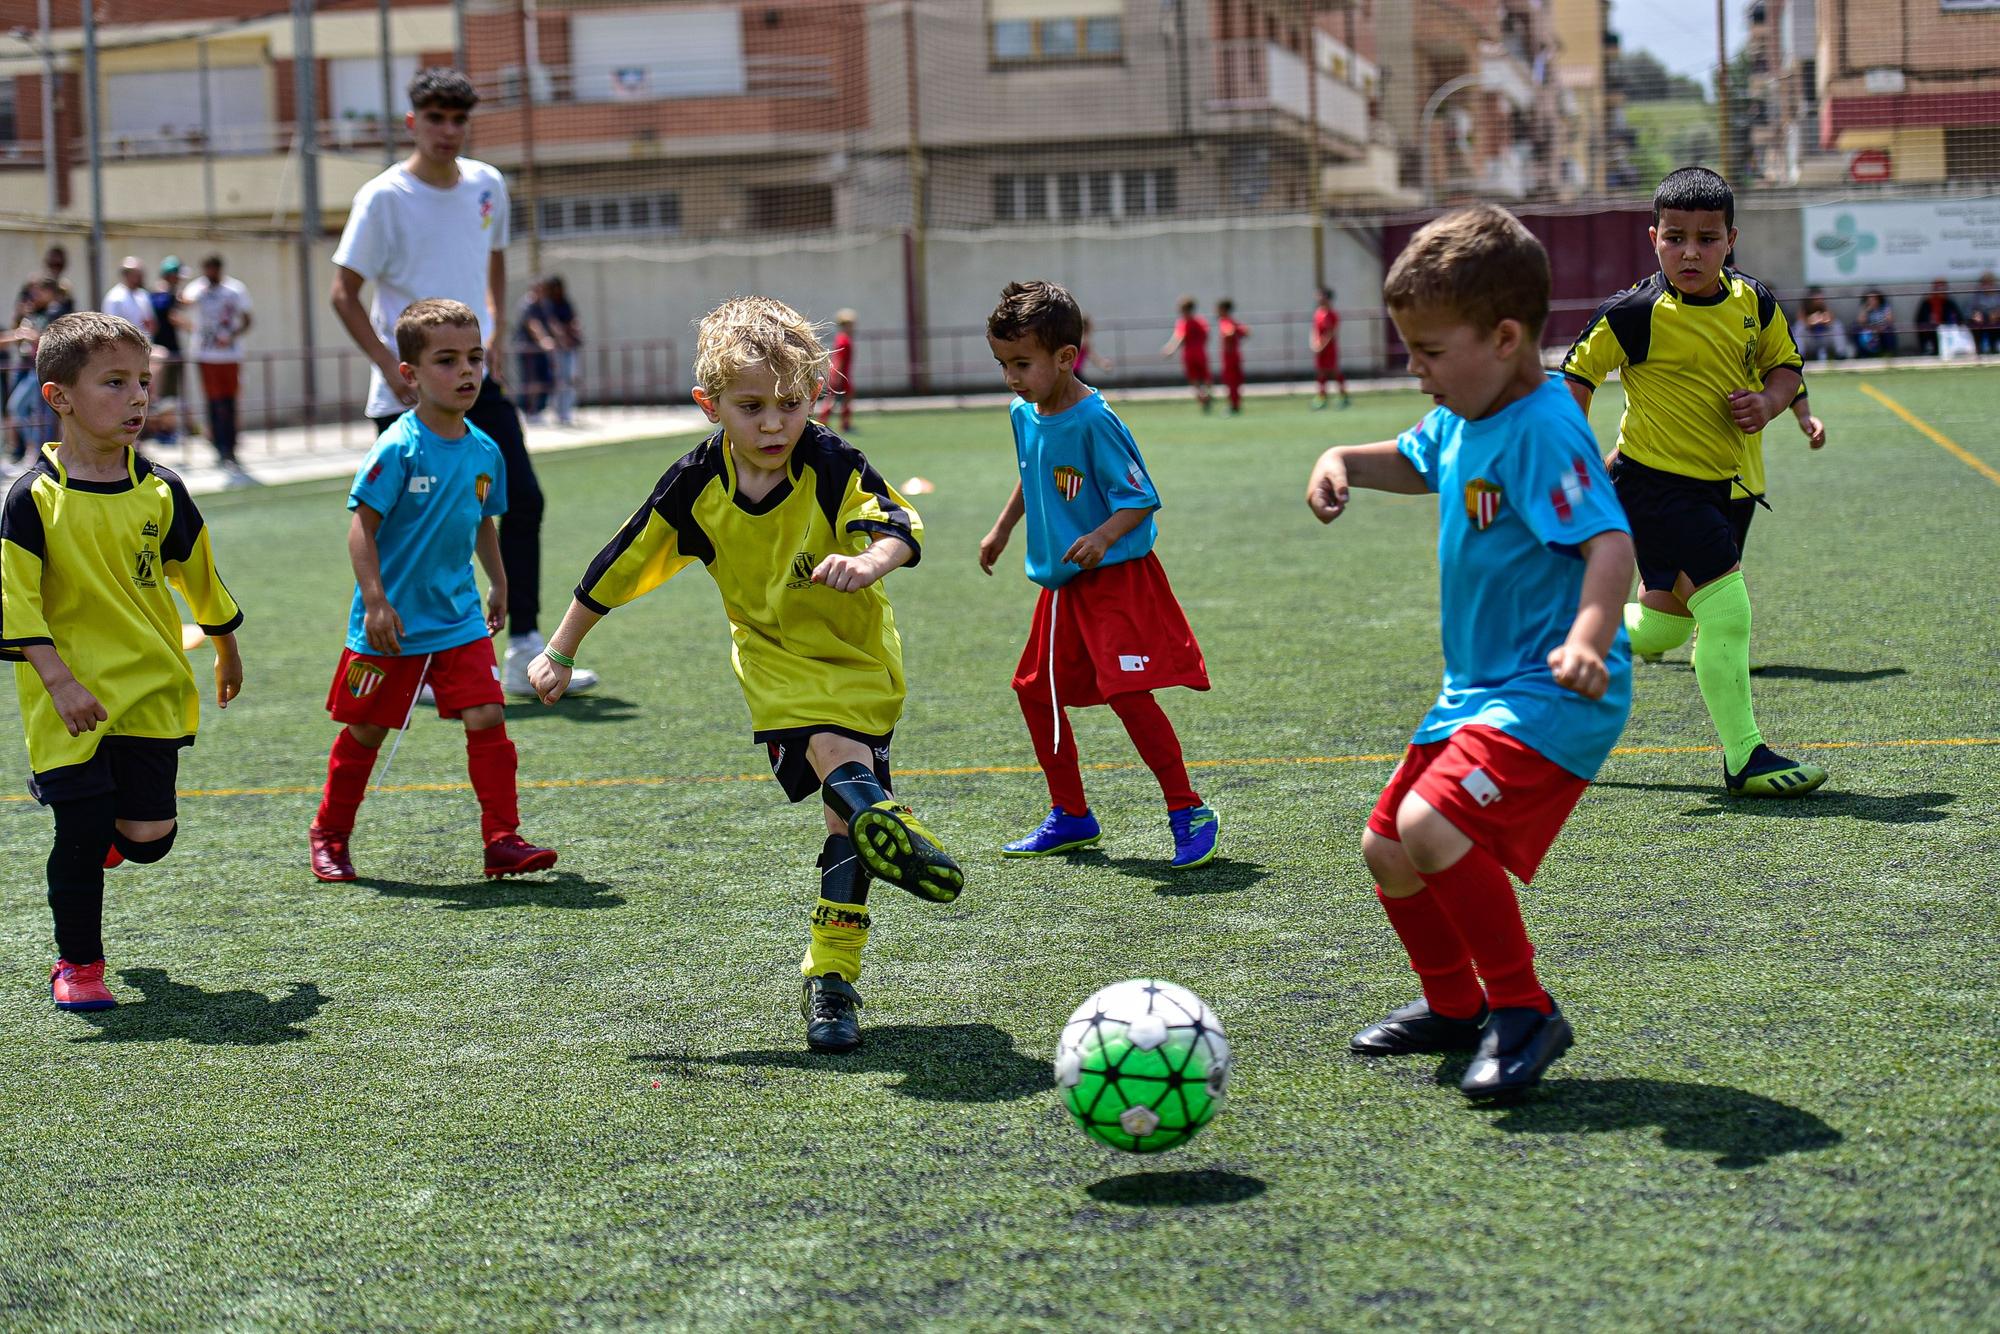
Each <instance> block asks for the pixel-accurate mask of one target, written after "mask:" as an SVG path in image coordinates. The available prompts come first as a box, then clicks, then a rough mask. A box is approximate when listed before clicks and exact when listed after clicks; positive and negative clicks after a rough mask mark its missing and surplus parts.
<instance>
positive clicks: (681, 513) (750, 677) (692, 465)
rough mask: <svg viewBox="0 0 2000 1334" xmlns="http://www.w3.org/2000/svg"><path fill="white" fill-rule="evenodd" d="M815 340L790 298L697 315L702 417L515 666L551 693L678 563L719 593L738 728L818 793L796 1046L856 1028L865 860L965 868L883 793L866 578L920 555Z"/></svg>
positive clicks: (911, 519) (880, 696) (927, 887)
mask: <svg viewBox="0 0 2000 1334" xmlns="http://www.w3.org/2000/svg"><path fill="white" fill-rule="evenodd" d="M826 366H827V353H826V350H825V349H824V348H823V347H822V346H821V345H820V341H819V338H818V336H817V335H816V334H815V333H814V331H813V328H812V326H811V325H810V324H809V323H807V322H806V320H805V318H804V317H803V316H801V315H800V314H799V313H798V312H797V311H794V310H792V309H791V308H790V307H788V306H786V305H783V304H782V303H780V302H777V301H772V300H770V299H768V298H765V297H738V298H736V299H734V300H731V301H728V302H725V303H724V304H723V305H721V306H719V307H717V308H716V309H715V310H713V311H710V312H709V314H708V315H707V316H706V317H705V318H703V320H702V321H701V326H700V333H699V335H698V337H697V340H696V357H695V381H696V383H697V385H698V386H699V387H698V388H697V389H696V390H695V391H694V400H695V402H696V403H698V404H700V405H701V409H702V411H703V412H705V413H707V414H708V419H709V420H710V421H711V422H714V423H716V424H718V425H719V426H720V427H721V429H720V430H718V431H717V432H716V433H715V434H714V435H711V436H710V437H709V438H708V439H707V440H705V441H703V442H702V443H701V444H700V445H698V446H697V447H696V448H695V449H694V450H693V452H691V453H689V454H687V455H686V456H684V457H682V458H681V459H679V460H678V461H676V462H675V463H674V465H673V466H672V467H671V468H668V469H667V471H666V473H665V475H664V476H662V477H661V478H660V481H659V484H658V485H657V486H655V487H654V488H653V494H652V496H651V497H650V498H648V499H647V501H646V503H645V504H644V505H643V506H641V507H640V509H639V511H638V513H636V514H634V515H633V516H632V518H631V519H630V520H629V521H628V522H627V523H626V524H625V526H624V527H623V528H622V529H620V530H619V532H618V534H617V536H615V537H613V538H612V539H611V541H610V543H609V544H607V545H606V546H605V548H604V549H603V550H602V551H600V552H599V553H598V555H597V558H596V559H595V560H593V561H592V562H591V563H590V568H589V569H588V570H587V571H586V572H585V573H584V576H583V581H582V582H581V583H579V584H578V585H577V588H576V596H575V598H574V600H573V601H572V602H571V603H570V607H569V611H568V613H567V614H566V615H565V616H564V617H563V622H562V625H561V626H560V627H559V628H558V629H557V630H556V632H555V633H554V634H552V635H550V636H549V641H548V648H547V651H546V652H545V653H544V654H543V656H541V657H540V658H538V659H536V661H535V662H533V663H532V664H530V666H529V669H528V673H529V681H530V682H531V683H532V684H533V686H534V688H535V693H536V694H537V695H539V696H540V697H541V699H542V702H543V703H545V704H553V703H554V702H555V701H556V700H558V699H560V698H561V697H562V693H563V691H564V689H565V688H566V686H567V685H568V682H569V679H570V672H571V670H572V669H573V668H574V667H575V666H576V654H577V653H578V651H579V650H580V648H581V646H582V644H583V639H584V636H585V635H587V634H588V633H589V632H590V629H591V627H592V626H594V625H596V624H597V622H598V621H599V620H601V619H603V617H604V616H605V615H606V614H607V613H608V612H610V611H611V609H612V608H614V607H619V606H623V605H624V604H625V603H627V602H631V601H632V600H633V599H635V598H637V597H639V596H641V595H642V594H645V593H647V592H650V591H651V590H652V589H655V588H657V587H659V586H660V585H661V584H663V583H665V582H666V581H667V580H669V579H671V578H673V576H674V575H676V574H678V573H679V572H680V571H681V570H683V569H685V568H687V566H689V565H690V564H693V563H694V562H695V561H700V562H701V563H702V564H703V565H705V566H706V567H707V568H708V572H709V574H710V575H711V576H712V577H713V578H714V579H715V583H716V587H717V589H718V590H719V591H720V592H721V594H722V607H723V611H724V612H725V613H726V614H727V615H728V617H729V625H730V635H731V638H732V639H733V640H734V649H735V651H734V653H733V655H732V657H733V661H734V665H735V668H736V676H737V680H738V681H739V682H740V683H741V685H742V687H743V697H744V699H745V701H746V702H747V703H748V704H749V706H750V725H751V728H752V735H753V737H754V738H755V739H756V740H757V741H759V742H761V743H763V744H764V746H765V747H766V749H767V751H768V753H769V757H770V761H771V769H772V772H773V774H774V775H775V776H776V777H777V780H778V784H779V786H780V787H782V788H783V789H784V792H785V795H786V796H787V797H789V798H791V800H793V801H795V802H796V801H803V800H805V799H806V798H807V797H810V796H813V795H815V794H817V795H819V796H820V797H821V799H822V800H823V802H824V804H825V807H826V827H827V837H826V843H825V845H824V847H823V848H822V849H821V852H820V857H819V901H818V903H817V905H816V906H815V907H814V909H813V913H812V922H811V943H810V944H809V945H808V946H807V948H806V955H805V960H804V962H803V963H802V964H801V965H800V971H801V972H803V973H804V974H805V994H804V1000H803V1003H802V1007H801V1008H802V1010H803V1013H804V1015H805V1020H806V1044H807V1045H808V1046H809V1047H811V1048H812V1049H813V1050H814V1051H820V1052H847V1051H852V1050H854V1048H856V1047H857V1046H859V1045H860V1043H861V1029H860V1025H859V1023H858V1022H857V1020H856V1018H855V1010H856V1009H857V1008H858V1007H859V1006H860V1004H861V999H860V996H859V993H857V992H856V991H855V988H854V984H855V982H856V980H857V979H858V978H859V977H860V975H861V950H862V947H863V945H864V944H866V942H867V939H868V927H869V916H868V906H867V905H868V886H869V881H870V878H871V877H873V878H875V879H880V880H885V881H887V882H888V883H890V884H892V885H895V886H897V887H898V888H901V889H906V890H908V891H909V892H910V893H912V894H914V895H916V896H917V897H918V898H921V899H927V900H929V901H931V902H933V903H949V902H951V901H952V900H953V899H955V898H957V897H958V894H959V890H960V889H961V888H962V887H963V886H964V882H965V877H964V875H963V873H961V872H960V870H959V868H958V865H957V863H955V862H954V861H952V859H951V857H950V856H949V855H947V854H946V853H945V851H944V850H943V849H942V848H941V847H939V846H938V842H937V839H936V838H935V837H933V836H932V835H931V833H930V832H929V831H928V830H926V829H925V828H924V827H923V826H922V825H921V824H919V823H918V822H917V819H916V817H915V816H914V815H912V814H911V813H910V809H909V807H907V806H904V805H902V804H901V803H899V802H898V801H896V800H895V799H894V798H893V797H891V796H890V795H889V787H890V777H889V742H890V737H891V734H892V733H893V732H894V730H895V727H896V721H897V719H898V718H899V717H900V716H901V715H902V711H903V645H902V640H901V639H900V638H899V637H898V635H897V633H896V620H895V616H894V615H893V614H892V613H891V611H890V609H889V599H888V597H887V596H886V595H885V594H884V592H883V590H882V586H881V583H880V580H881V579H882V577H883V576H884V575H886V574H888V573H889V571H891V570H893V569H896V568H897V567H899V566H903V565H915V564H916V563H917V559H918V557H919V556H920V555H921V554H922V548H921V540H922V537H923V526H922V524H921V523H920V522H919V521H918V519H917V515H916V512H915V511H914V510H912V509H911V508H910V506H909V502H908V501H906V500H904V499H903V498H902V497H901V496H899V495H897V494H896V492H895V491H894V490H893V489H892V488H891V487H890V486H889V485H888V483H886V482H884V481H883V480H882V476H881V474H880V473H878V472H876V471H875V469H874V467H873V466H872V465H871V464H870V463H869V462H868V460H867V459H866V458H864V457H862V455H861V452H860V451H859V450H857V449H855V448H854V446H852V445H850V444H848V443H847V442H846V441H845V440H842V439H841V438H840V437H839V436H838V435H836V434H834V433H833V432H832V431H830V430H828V429H827V428H826V427H825V426H823V425H820V424H819V423H816V422H813V421H812V420H811V411H812V405H813V402H814V400H815V399H816V398H817V397H818V396H819V391H820V389H821V388H822V383H823V381H824V378H825V373H826Z"/></svg>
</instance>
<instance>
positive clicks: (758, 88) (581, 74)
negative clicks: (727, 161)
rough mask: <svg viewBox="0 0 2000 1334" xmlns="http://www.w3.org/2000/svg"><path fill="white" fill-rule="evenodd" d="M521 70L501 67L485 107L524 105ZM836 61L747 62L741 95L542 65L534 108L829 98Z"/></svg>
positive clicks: (643, 75)
mask: <svg viewBox="0 0 2000 1334" xmlns="http://www.w3.org/2000/svg"><path fill="white" fill-rule="evenodd" d="M522 73H523V69H522V67H521V66H519V65H503V66H501V67H500V68H499V69H498V70H496V71H495V72H494V74H493V76H492V77H491V79H489V80H488V81H487V82H486V85H485V86H484V87H482V88H481V89H480V93H481V95H482V97H483V98H484V99H485V101H484V103H483V105H486V106H493V107H502V108H505V107H516V106H519V105H520V104H521V84H522ZM836 74H837V71H836V69H835V66H834V59H833V57H832V56H825V55H802V56H780V55H757V56H746V57H745V58H744V60H743V86H742V88H741V90H740V91H730V92H717V91H715V90H714V88H713V85H712V84H705V85H697V86H695V87H693V88H690V87H688V86H684V85H681V84H678V83H676V82H675V80H674V78H673V77H672V75H671V73H666V72H661V73H656V72H655V71H653V70H652V69H651V68H650V67H648V66H645V65H637V64H635V65H634V66H632V67H631V68H630V69H607V68H605V67H603V66H592V67H582V68H579V67H577V66H574V65H539V66H537V67H536V69H535V80H534V82H535V105H536V106H538V107H540V106H568V105H574V104H579V103H581V104H585V105H588V104H593V103H611V104H615V103H620V102H626V103H630V102H665V101H672V100H675V99H679V98H683V97H755V98H760V99H769V98H827V97H832V96H834V95H835V94H836V93H838V92H839V91H840V82H839V79H838V78H837V77H836Z"/></svg>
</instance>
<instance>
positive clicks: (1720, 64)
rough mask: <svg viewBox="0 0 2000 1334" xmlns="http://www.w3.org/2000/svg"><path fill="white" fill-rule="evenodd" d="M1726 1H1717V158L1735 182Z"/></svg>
mask: <svg viewBox="0 0 2000 1334" xmlns="http://www.w3.org/2000/svg"><path fill="white" fill-rule="evenodd" d="M1723 3H1724V0H1715V114H1716V118H1717V121H1718V125H1717V133H1718V135H1719V137H1718V139H1717V140H1716V158H1717V159H1718V161H1720V163H1721V165H1722V174H1723V176H1724V177H1725V178H1727V179H1730V180H1734V179H1735V174H1734V172H1733V171H1732V170H1731V168H1730V162H1729V154H1730V149H1731V147H1732V145H1731V143H1730V127H1729V29H1728V25H1727V23H1726V21H1725V16H1724V14H1723Z"/></svg>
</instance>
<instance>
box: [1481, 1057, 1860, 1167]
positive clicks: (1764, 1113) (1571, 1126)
mask: <svg viewBox="0 0 2000 1334" xmlns="http://www.w3.org/2000/svg"><path fill="white" fill-rule="evenodd" d="M1493 1124H1494V1125H1495V1126H1496V1127H1497V1128H1499V1129H1501V1130H1505V1131H1508V1132H1509V1133H1512V1134H1530V1135H1576V1134H1598V1133H1602V1132H1604V1131H1608V1130H1637V1129H1639V1128H1641V1127H1644V1126H1658V1127H1659V1128H1660V1142H1661V1143H1662V1144H1664V1145H1666V1146H1667V1147H1668V1148H1670V1149H1686V1150H1689V1151H1691V1152H1694V1153H1707V1154H1714V1155H1715V1165H1716V1166H1717V1167H1728V1168H1745V1167H1756V1166H1758V1165H1759V1164H1761V1163H1763V1162H1765V1161H1767V1160H1768V1159H1771V1158H1775V1157H1777V1156H1778V1155H1779V1154H1781V1153H1810V1152H1812V1151H1814V1150H1817V1149H1826V1148H1831V1147H1833V1146H1834V1145H1836V1144H1838V1143H1840V1140H1841V1134H1840V1132H1839V1131H1838V1130H1835V1129H1834V1128H1833V1127H1832V1126H1830V1125H1828V1124H1827V1123H1826V1122H1824V1121H1822V1120H1820V1119H1819V1118H1818V1117H1817V1116H1814V1115H1813V1114H1812V1113H1811V1112H1807V1111H1802V1110H1800V1109H1799V1108H1797V1107H1793V1106H1790V1105H1788V1104H1786V1103H1782V1102H1779V1101H1777V1100H1776V1099H1775V1098H1767V1097H1765V1096H1763V1095H1762V1094H1760V1093H1747V1092H1745V1091H1744V1090H1742V1089H1738V1088H1729V1087H1727V1086H1726V1085H1720V1084H1678V1083H1674V1082H1673V1081H1671V1080H1665V1079H1556V1080H1551V1081H1549V1082H1547V1083H1545V1084H1543V1085H1542V1089H1541V1092H1540V1093H1539V1095H1537V1096H1535V1097H1534V1098H1532V1099H1530V1100H1528V1101H1524V1102H1521V1103H1517V1104H1515V1105H1513V1106H1510V1107H1505V1108H1503V1109H1502V1110H1501V1113H1500V1115H1499V1116H1498V1117H1497V1118H1495V1120H1494V1122H1493Z"/></svg>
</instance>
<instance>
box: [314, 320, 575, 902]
mask: <svg viewBox="0 0 2000 1334" xmlns="http://www.w3.org/2000/svg"><path fill="white" fill-rule="evenodd" d="M396 353H397V355H398V356H399V357H401V358H402V362H401V365H400V367H399V369H400V370H401V373H402V377H403V380H404V383H406V384H408V385H410V386H411V387H412V388H414V389H415V390H416V393H417V406H416V407H414V408H412V409H410V410H409V411H408V412H405V413H404V414H403V415H402V416H400V417H398V418H396V419H395V420H394V421H392V422H391V423H390V424H389V428H388V429H387V430H386V431H384V432H382V436H381V438H380V439H379V440H377V441H376V442H375V447H374V448H373V449H371V450H369V451H368V456H367V457H366V458H364V459H362V461H361V467H360V469H359V470H358V471H357V472H356V473H355V475H354V485H353V487H352V488H351V489H350V490H349V491H348V494H347V507H348V508H349V509H350V510H352V511H354V519H353V522H352V524H351V525H350V526H349V529H348V535H347V555H348V559H349V560H350V561H352V562H353V565H354V584H355V587H354V601H353V604H352V606H351V608H350V609H349V612H348V621H347V646H346V648H345V649H344V650H343V651H342V652H341V655H340V666H339V667H338V668H337V669H335V671H334V674H333V684H332V685H331V686H330V687H329V688H328V690H327V696H326V708H327V712H328V713H330V714H332V715H333V720H334V721H335V722H337V723H344V724H346V726H344V727H343V728H341V730H340V734H339V735H338V736H336V737H335V738H334V739H333V752H332V754H331V755H329V756H328V758H327V767H326V788H325V790H324V792H323V793H322V794H321V797H320V804H319V812H318V814H317V815H315V816H314V817H313V823H312V830H311V853H312V862H311V866H312V873H313V875H314V876H316V877H317V878H319V879H321V880H331V881H343V880H352V879H354V878H355V871H354V862H353V858H352V855H351V854H350V853H349V851H348V841H349V839H350V838H352V836H353V833H354V817H355V814H356V812H357V811H358V810H359V809H360V807H361V799H362V798H363V797H364V796H366V795H367V792H368V776H369V774H370V773H371V772H373V770H374V768H375V755H376V752H377V751H378V750H379V749H380V747H381V745H382V742H383V741H385V740H386V739H387V738H388V736H389V733H390V732H391V731H394V730H396V729H398V728H402V727H407V726H408V725H409V721H410V712H411V710H412V709H413V708H414V707H415V706H416V700H417V694H418V692H419V691H420V690H421V689H422V688H423V687H424V686H426V685H428V686H429V687H430V688H431V692H432V695H433V697H434V698H435V700H436V702H437V711H438V716H439V717H441V718H459V719H463V720H464V722H465V767H466V771H467V773H468V774H469V775H470V777H471V779H472V790H473V792H474V793H475V794H476V795H477V796H478V798H479V811H480V833H481V838H482V841H483V843H484V844H485V849H486V874H487V875H489V876H502V875H518V874H521V873H523V872H527V871H540V870H545V869H547V868H548V867H551V866H554V865H555V863H556V854H555V853H554V852H553V851H552V850H550V849H548V848H538V847H536V846H534V845H533V844H532V843H529V842H528V841H527V840H526V839H523V838H522V837H521V835H520V833H519V827H520V823H521V813H520V809H519V798H518V795H517V793H516V789H515V775H516V770H517V769H518V767H519V758H518V756H517V754H516V752H515V750H514V743H513V742H512V741H510V740H509V739H508V737H507V713H506V707H505V705H504V704H503V702H502V696H501V693H500V672H499V668H498V666H497V665H496V663H495V661H494V657H493V641H492V639H491V636H492V635H493V634H494V633H495V632H497V631H498V630H499V629H500V628H501V626H503V625H505V624H506V619H507V571H506V569H505V567H504V566H503V565H502V563H501V560H500V534H499V529H498V527H497V524H496V520H497V519H498V517H499V515H500V514H501V513H502V512H503V511H505V510H506V508H507V466H506V464H505V462H504V461H503V460H502V458H501V454H500V447H499V446H498V445H496V444H494V443H493V439H492V437H491V436H488V435H487V434H486V433H485V432H484V431H481V430H480V429H479V428H478V427H476V426H474V425H472V424H471V423H470V422H468V421H467V420H466V419H465V415H466V413H467V412H468V411H469V410H470V409H471V407H472V405H473V403H474V401H475V400H477V399H478V397H479V387H480V383H481V375H482V370H483V367H484V363H485V358H486V349H485V347H484V345H483V344H482V342H481V340H480V336H479V317H478V316H477V315H475V314H473V313H472V310H471V308H470V307H468V306H466V305H464V304H462V303H460V302H457V301H447V300H443V299H440V298H436V297H431V298H427V299H425V300H422V301H417V302H413V303H412V304H411V305H410V306H409V307H408V309H406V310H404V311H403V313H402V315H401V316H400V317H399V318H398V319H397V321H396ZM475 555H477V557H478V559H479V563H480V565H481V566H483V567H484V568H485V570H486V579H487V585H488V590H487V597H486V606H485V609H484V611H482V610H481V608H480V602H479V585H478V583H477V582H476V581H475V580H474V578H473V574H472V561H473V557H474V556H475Z"/></svg>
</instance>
